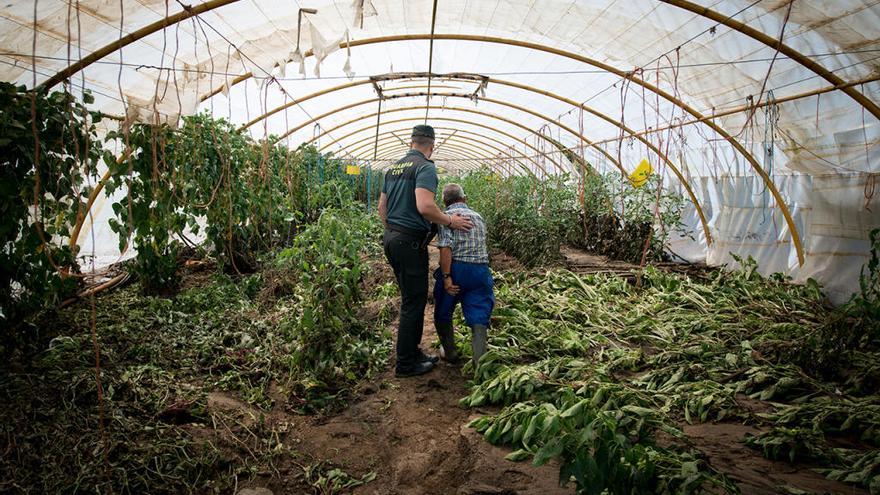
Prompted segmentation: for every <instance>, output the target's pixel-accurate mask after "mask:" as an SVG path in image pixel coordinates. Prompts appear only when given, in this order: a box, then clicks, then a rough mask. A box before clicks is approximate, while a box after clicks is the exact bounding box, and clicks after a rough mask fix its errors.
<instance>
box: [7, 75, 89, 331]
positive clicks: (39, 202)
mask: <svg viewBox="0 0 880 495" xmlns="http://www.w3.org/2000/svg"><path fill="white" fill-rule="evenodd" d="M83 98H84V100H83V101H84V102H85V103H91V101H92V96H91V95H90V94H89V93H85V94H84V96H83ZM100 119H101V116H100V114H98V113H93V112H89V111H88V110H86V108H85V107H84V106H83V104H81V103H79V102H78V101H77V99H76V98H75V97H74V96H72V95H71V94H69V93H65V92H55V93H51V94H49V93H47V92H45V91H28V90H27V89H26V88H25V87H24V86H14V85H12V84H9V83H4V82H0V163H2V166H0V214H2V216H3V222H2V223H0V243H2V249H0V322H3V323H9V322H16V321H19V320H21V319H22V318H23V317H24V316H26V315H27V314H29V313H30V312H32V311H34V310H36V309H39V308H42V307H45V306H47V305H51V304H55V303H57V302H59V301H60V300H62V299H64V298H65V297H68V296H69V295H70V294H72V293H73V292H74V291H75V289H76V287H77V285H78V283H77V278H75V277H73V276H70V275H72V274H74V273H76V272H78V271H79V270H78V267H77V263H76V260H75V257H76V252H75V250H74V249H71V248H70V247H69V246H68V245H67V244H68V243H67V242H66V241H67V240H68V239H69V238H70V234H71V230H72V228H73V226H74V225H75V224H76V222H77V220H78V219H81V218H82V216H83V215H84V214H85V209H84V206H85V200H86V199H87V198H88V195H89V193H90V192H91V190H92V184H94V183H95V182H96V178H95V173H96V163H97V161H98V160H99V158H100V155H101V153H102V152H101V147H100V143H99V141H98V139H97V136H96V132H95V123H96V122H97V121H99V120H100Z"/></svg>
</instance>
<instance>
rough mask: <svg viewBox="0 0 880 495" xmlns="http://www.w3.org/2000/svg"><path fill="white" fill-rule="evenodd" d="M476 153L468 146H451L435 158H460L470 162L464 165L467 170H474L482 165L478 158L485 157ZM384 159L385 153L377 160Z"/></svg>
mask: <svg viewBox="0 0 880 495" xmlns="http://www.w3.org/2000/svg"><path fill="white" fill-rule="evenodd" d="M396 152H397V151H396V150H389V149H386V150H383V153H388V154H390V155H394V154H395V153H396ZM474 153H475V152H474V151H471V150H468V149H466V148H458V147H450V148H449V151H444V152H443V154H440V155H437V156H435V157H433V158H435V159H437V160H443V159H444V157H445V156H448V157H450V158H451V159H453V160H459V161H460V163H467V164H469V166H468V167H463V168H464V169H465V170H474V169H476V168H478V167H479V166H480V164H479V161H478V158H485V157H483V156H479V157H474V156H473V154H474ZM384 159H385V155H384V154H383V155H382V156H379V157H377V158H376V160H377V161H378V160H384ZM383 169H384V167H376V170H383Z"/></svg>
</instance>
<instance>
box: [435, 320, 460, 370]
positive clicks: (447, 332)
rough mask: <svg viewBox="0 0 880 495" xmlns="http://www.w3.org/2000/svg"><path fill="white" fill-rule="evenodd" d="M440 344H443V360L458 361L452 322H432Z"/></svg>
mask: <svg viewBox="0 0 880 495" xmlns="http://www.w3.org/2000/svg"><path fill="white" fill-rule="evenodd" d="M434 328H435V329H436V330H437V336H438V337H440V344H441V345H442V346H443V360H444V361H446V362H447V363H456V362H458V350H457V349H456V348H455V329H453V327H452V322H434Z"/></svg>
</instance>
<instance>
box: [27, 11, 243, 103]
mask: <svg viewBox="0 0 880 495" xmlns="http://www.w3.org/2000/svg"><path fill="white" fill-rule="evenodd" d="M237 1H238V0H210V1H208V2H205V3H203V4H200V5H196V6H195V7H192V6H186V5H184V6H183V10H181V11H180V12H178V13H176V14H171V15H169V16H167V17H163V18H162V19H159V20H158V21H156V22H153V23H151V24H147V25H146V26H144V27H142V28H140V29H138V30H137V31H134V32H132V33H129V34H127V35H125V36H122V37H120V38H119V39H117V40H116V41H113V42H112V43H108V44H107V45H104V46H102V47H101V48H99V49H97V50H95V51H93V52H92V53H90V54H88V55H87V56H85V57H83V58H82V59H80V60H78V61H76V62H74V63H72V64H70V65H68V66H67V67H65V68H64V69H62V70H60V71H58V72H57V73H56V74H55V75H54V76H52V77H50V78H49V79H47V80H46V81H44V82H43V83H42V84H40V87H43V88H46V89H51V88H52V87H53V86H55V85H56V84H58V83H60V82H62V81H64V80H65V79H67V78H68V77H70V76H72V75H74V74H76V73H77V72H79V71H81V70H83V69H85V68H86V67H88V66H90V65H92V64H93V63H95V62H97V61H99V60H101V59H102V58H104V57H106V56H107V55H110V54H111V53H113V52H115V51H116V50H121V49H122V48H124V47H126V46H128V45H130V44H132V43H134V42H135V41H138V40H140V39H143V38H146V37H147V36H149V35H151V34H153V33H155V32H157V31H159V30H162V29H166V28H168V27H171V26H174V25H175V24H178V23H180V22H181V21H185V20H187V19H189V18H190V17H194V16H197V15H199V14H204V13H205V12H208V11H211V10H214V9H216V8H219V7H223V6H225V5H229V4H230V3H235V2H237ZM200 101H204V100H200Z"/></svg>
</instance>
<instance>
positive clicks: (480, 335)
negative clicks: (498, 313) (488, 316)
mask: <svg viewBox="0 0 880 495" xmlns="http://www.w3.org/2000/svg"><path fill="white" fill-rule="evenodd" d="M488 338H489V331H488V329H487V328H486V326H485V325H474V328H473V329H472V333H471V349H472V350H473V354H474V367H475V368H476V366H477V364H478V363H479V362H480V357H481V356H482V355H483V354H485V353H486V346H487V340H488Z"/></svg>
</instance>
